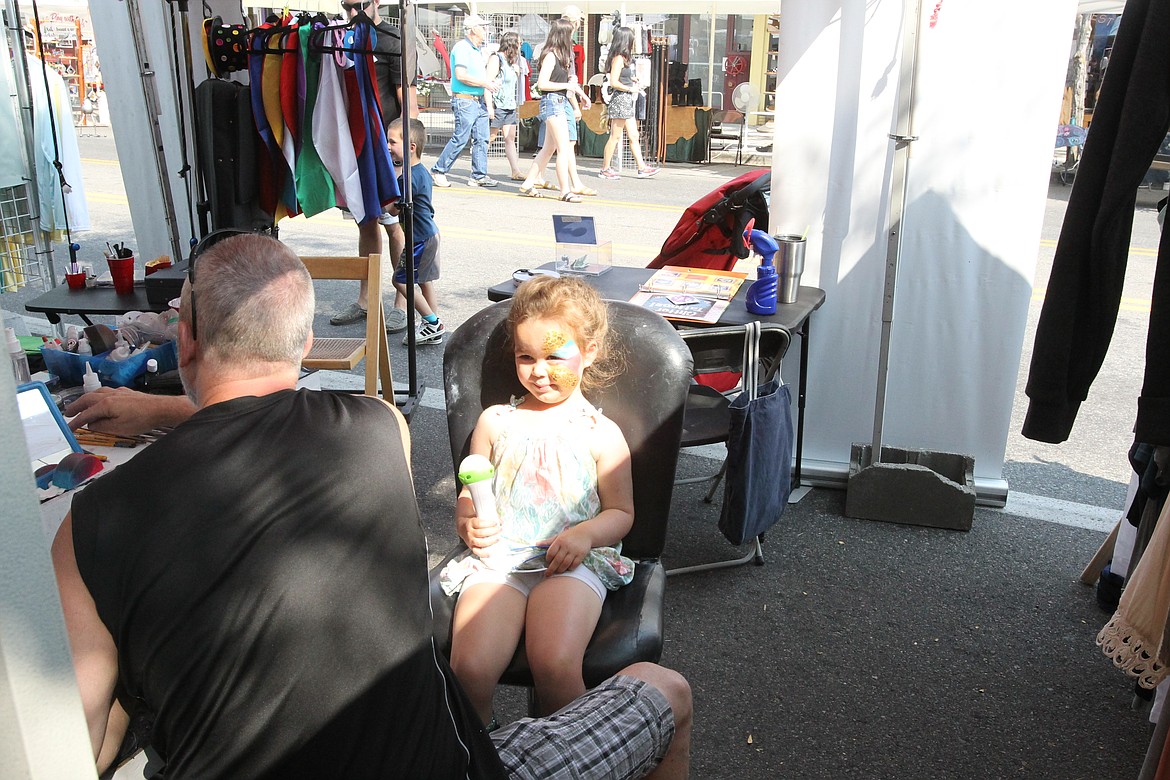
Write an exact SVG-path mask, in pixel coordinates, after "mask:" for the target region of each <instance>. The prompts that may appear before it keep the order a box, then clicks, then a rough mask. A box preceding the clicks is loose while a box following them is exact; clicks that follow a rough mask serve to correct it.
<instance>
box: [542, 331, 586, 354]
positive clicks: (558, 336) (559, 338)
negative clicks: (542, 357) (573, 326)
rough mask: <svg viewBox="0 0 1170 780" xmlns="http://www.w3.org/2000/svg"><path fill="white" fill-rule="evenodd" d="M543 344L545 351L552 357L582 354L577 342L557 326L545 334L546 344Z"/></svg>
mask: <svg viewBox="0 0 1170 780" xmlns="http://www.w3.org/2000/svg"><path fill="white" fill-rule="evenodd" d="M542 346H543V347H544V351H545V352H546V353H548V354H549V355H550V356H551V357H555V358H559V359H561V360H564V359H565V358H570V357H573V356H575V355H579V354H581V350H579V349H578V348H577V342H575V341H573V339H572V338H571V337H570V336H568V335H567V334H565V333H563V332H561V331H559V330H557V329H556V328H552V329H550V330H549V331H548V332H547V333H545V334H544V344H543V345H542Z"/></svg>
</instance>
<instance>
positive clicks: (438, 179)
mask: <svg viewBox="0 0 1170 780" xmlns="http://www.w3.org/2000/svg"><path fill="white" fill-rule="evenodd" d="M431 179H433V180H434V184H435V186H436V187H450V186H451V182H449V181H447V174H445V173H439V172H438V171H431Z"/></svg>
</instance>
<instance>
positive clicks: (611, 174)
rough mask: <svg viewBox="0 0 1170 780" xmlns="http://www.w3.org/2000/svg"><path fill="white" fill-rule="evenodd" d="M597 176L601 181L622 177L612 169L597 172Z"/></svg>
mask: <svg viewBox="0 0 1170 780" xmlns="http://www.w3.org/2000/svg"><path fill="white" fill-rule="evenodd" d="M597 175H598V176H600V177H601V178H603V179H620V178H621V177H622V175H621V174H620V173H618V172H617V171H615V170H614V169H613V168H602V169H601V170H600V171H598V172H597Z"/></svg>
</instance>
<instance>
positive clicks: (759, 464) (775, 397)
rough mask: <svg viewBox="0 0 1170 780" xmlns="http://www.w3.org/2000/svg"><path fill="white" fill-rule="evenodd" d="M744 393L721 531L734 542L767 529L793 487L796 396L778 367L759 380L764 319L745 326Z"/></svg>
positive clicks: (731, 443)
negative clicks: (769, 378)
mask: <svg viewBox="0 0 1170 780" xmlns="http://www.w3.org/2000/svg"><path fill="white" fill-rule="evenodd" d="M745 328H746V333H745V334H744V346H743V386H744V389H743V392H742V393H740V394H739V396H738V397H737V398H736V399H735V400H734V401H732V402H731V431H730V434H729V436H728V438H727V485H726V487H725V488H724V495H723V511H722V513H721V514H720V517H719V530H720V531H722V532H723V535H724V536H725V537H727V540H728V541H729V542H731V543H732V544H734V545H741V544H743V543H744V542H745V541H749V540H751V539H754V538H755V537H757V536H759V535H760V534H762V533H764V532H765V531H767V530H768V529H769V528H771V527H772V525H773V524H775V523H776V521H777V520H779V519H780V516H781V515H782V514H783V513H784V508H785V507H786V506H787V505H788V495H789V493H791V492H792V447H793V441H794V437H793V430H792V413H791V409H792V396H791V393H790V392H789V389H788V385H785V384H781V378H780V372H779V370H777V372H776V374H775V376H774V377H773V378H772V380H771V381H768V382H766V383H764V384H763V385H760V384H759V377H760V366H759V361H760V323H758V322H749V323H748V324H747V325H746V326H745Z"/></svg>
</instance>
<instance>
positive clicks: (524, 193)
mask: <svg viewBox="0 0 1170 780" xmlns="http://www.w3.org/2000/svg"><path fill="white" fill-rule="evenodd" d="M516 194H517V195H519V196H520V197H522V198H541V197H544V196H543V195H541V194H540V193H539V192H537V191H536V187H535V186H532V187H528V188H527V189H525V188H524V187H521V188H520V191H519V192H517V193H516Z"/></svg>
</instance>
